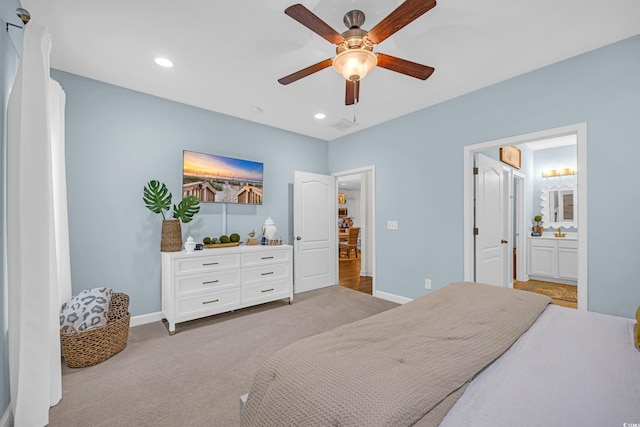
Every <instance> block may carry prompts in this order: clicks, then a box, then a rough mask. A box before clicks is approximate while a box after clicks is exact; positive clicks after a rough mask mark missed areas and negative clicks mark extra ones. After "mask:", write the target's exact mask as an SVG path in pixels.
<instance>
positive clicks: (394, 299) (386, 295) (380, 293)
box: [374, 291, 413, 304]
mask: <svg viewBox="0 0 640 427" xmlns="http://www.w3.org/2000/svg"><path fill="white" fill-rule="evenodd" d="M374 297H376V298H380V299H385V300H387V301H391V302H395V303H396V304H406V303H408V302H411V301H413V300H412V299H411V298H407V297H401V296H400V295H395V294H390V293H388V292H383V291H376V294H375V295H374Z"/></svg>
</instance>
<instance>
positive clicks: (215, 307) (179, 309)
mask: <svg viewBox="0 0 640 427" xmlns="http://www.w3.org/2000/svg"><path fill="white" fill-rule="evenodd" d="M241 292H242V291H241V289H240V287H239V286H238V287H235V288H229V289H223V290H219V291H216V292H209V293H207V294H201V295H198V296H193V297H187V298H180V299H177V300H176V317H177V318H180V317H184V316H192V315H194V314H198V315H201V316H206V315H208V314H215V313H221V312H223V311H229V310H233V309H234V307H236V306H239V305H240V298H241Z"/></svg>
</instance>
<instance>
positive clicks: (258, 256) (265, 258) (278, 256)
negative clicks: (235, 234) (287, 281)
mask: <svg viewBox="0 0 640 427" xmlns="http://www.w3.org/2000/svg"><path fill="white" fill-rule="evenodd" d="M282 261H289V251H286V250H284V251H283V250H265V251H259V252H255V253H248V254H242V265H243V266H244V267H250V266H253V265H262V264H268V263H272V262H282Z"/></svg>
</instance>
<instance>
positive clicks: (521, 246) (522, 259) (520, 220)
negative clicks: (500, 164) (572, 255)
mask: <svg viewBox="0 0 640 427" xmlns="http://www.w3.org/2000/svg"><path fill="white" fill-rule="evenodd" d="M526 188H527V176H526V175H525V174H523V173H522V172H519V171H517V170H514V171H513V188H512V190H513V192H512V194H516V196H515V197H516V202H515V212H514V213H513V215H509V216H510V217H511V218H515V222H516V226H515V227H510V230H512V229H513V228H515V229H516V233H517V235H516V236H512V237H511V241H512V242H514V243H515V247H516V248H517V252H516V280H517V281H518V282H526V281H527V280H528V279H529V276H528V274H527V256H526V255H527V229H526V223H527V222H526V220H525V213H526V211H527V209H526V204H525V195H526V194H527V191H526ZM511 248H512V250H513V246H512V247H511ZM512 273H513V272H512ZM509 277H511V278H512V277H513V274H511V275H510V276H509ZM511 286H512V287H513V282H512V283H511Z"/></svg>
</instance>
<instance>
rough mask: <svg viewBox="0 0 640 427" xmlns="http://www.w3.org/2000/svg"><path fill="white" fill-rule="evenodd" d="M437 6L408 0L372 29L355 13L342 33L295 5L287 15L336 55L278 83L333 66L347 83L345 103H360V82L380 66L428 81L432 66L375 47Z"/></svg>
mask: <svg viewBox="0 0 640 427" xmlns="http://www.w3.org/2000/svg"><path fill="white" fill-rule="evenodd" d="M435 6H436V0H406V1H405V2H404V3H402V4H401V5H400V6H398V7H397V8H396V9H395V10H394V11H393V12H391V13H390V14H389V15H387V17H385V18H384V19H383V20H382V21H380V22H379V23H378V24H377V25H376V26H374V27H373V28H372V29H371V30H369V31H366V30H363V29H362V28H361V26H362V24H363V23H364V19H365V16H364V13H363V12H362V11H360V10H352V11H350V12H347V14H346V15H345V16H344V19H343V22H344V24H345V25H346V26H347V28H348V30H347V31H345V32H344V33H342V34H340V33H338V32H337V31H335V30H334V29H333V28H331V27H330V26H329V25H328V24H327V23H326V22H324V21H323V20H321V19H320V18H318V17H317V16H316V15H315V14H314V13H313V12H311V11H310V10H309V9H307V8H306V7H304V6H303V5H301V4H294V5H293V6H289V7H288V8H286V9H285V11H284V13H285V14H287V15H289V16H290V17H292V18H293V19H295V20H296V21H298V22H299V23H301V24H302V25H304V26H305V27H307V28H309V29H310V30H311V31H313V32H314V33H316V34H318V35H319V36H320V37H322V38H324V39H325V40H327V41H329V42H330V43H333V44H335V45H336V54H337V55H336V56H335V57H334V58H328V59H325V60H323V61H320V62H318V63H317V64H313V65H311V66H309V67H307V68H303V69H302V70H299V71H296V72H295V73H293V74H289V75H288V76H286V77H282V78H281V79H279V80H278V82H279V83H280V84H283V85H288V84H289V83H293V82H295V81H297V80H300V79H301V78H303V77H307V76H308V75H311V74H313V73H315V72H317V71H320V70H323V69H325V68H328V67H330V66H333V68H334V69H335V70H336V71H337V72H339V73H340V74H342V75H343V76H344V78H345V79H346V81H347V86H346V92H345V104H346V105H353V104H356V103H357V102H358V100H359V98H360V80H361V79H363V78H364V76H365V75H366V74H367V73H368V72H369V71H370V70H371V69H373V68H374V67H375V66H376V65H377V66H379V67H382V68H386V69H387V70H391V71H395V72H397V73H401V74H406V75H407V76H411V77H415V78H417V79H421V80H426V79H427V78H429V76H431V74H432V73H433V71H434V68H433V67H429V66H426V65H422V64H417V63H415V62H411V61H407V60H405V59H400V58H396V57H394V56H390V55H386V54H384V53H373V52H372V50H373V48H374V46H376V45H377V44H379V43H381V42H382V41H383V40H385V39H386V38H387V37H389V36H391V35H392V34H394V33H395V32H397V31H398V30H400V29H401V28H403V27H404V26H406V25H407V24H409V23H410V22H412V21H414V20H415V19H417V18H419V17H420V16H422V15H424V14H425V13H426V12H428V11H429V10H431V9H433V8H434V7H435Z"/></svg>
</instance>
